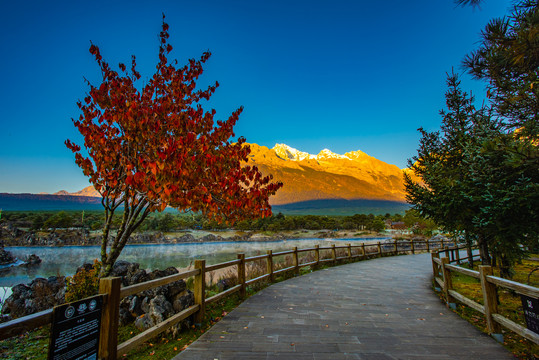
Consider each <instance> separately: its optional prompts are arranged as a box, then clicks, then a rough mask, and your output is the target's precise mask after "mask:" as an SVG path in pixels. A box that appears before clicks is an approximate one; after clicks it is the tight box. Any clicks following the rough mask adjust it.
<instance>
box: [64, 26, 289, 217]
mask: <svg viewBox="0 0 539 360" xmlns="http://www.w3.org/2000/svg"><path fill="white" fill-rule="evenodd" d="M168 37H169V33H168V25H167V24H166V23H165V22H164V18H163V25H162V31H161V32H160V47H159V63H158V64H157V67H156V69H157V71H156V73H155V74H154V75H153V77H152V78H151V79H150V80H149V81H147V84H146V85H145V86H144V87H143V88H142V90H141V91H139V90H138V89H137V88H136V87H135V82H136V81H137V80H138V79H140V77H141V76H140V74H139V73H138V72H137V71H136V61H135V57H134V56H133V57H132V64H131V71H130V72H128V71H126V66H125V65H124V64H120V65H119V68H120V70H121V72H122V74H119V73H118V72H116V71H114V70H112V69H111V68H110V66H109V64H108V63H106V62H105V61H103V58H102V56H101V53H100V50H99V48H98V47H97V46H96V45H93V44H92V46H91V47H90V53H91V54H92V55H93V56H94V57H95V60H96V61H97V63H98V65H99V67H100V68H101V72H102V82H101V84H99V85H98V86H93V85H91V84H89V85H90V93H89V96H87V97H86V98H85V99H84V102H81V101H79V102H78V103H77V105H78V106H79V108H80V110H81V112H82V114H81V115H80V117H79V119H78V120H73V122H74V124H75V126H76V127H77V128H78V130H79V131H80V133H81V134H82V135H83V137H84V147H85V148H86V151H87V156H83V154H82V153H81V147H80V146H78V145H76V144H74V143H72V142H71V141H69V140H67V141H66V146H67V147H68V148H69V149H71V150H72V151H73V152H74V153H75V157H76V163H77V165H78V166H79V167H80V168H81V169H82V170H83V172H84V174H85V175H87V176H89V177H90V182H91V183H92V184H93V185H94V187H95V188H96V190H97V191H99V192H100V194H101V195H102V196H103V198H104V201H103V204H104V205H105V207H106V208H107V207H108V208H109V209H110V210H112V211H113V210H114V209H115V208H116V207H117V206H118V205H122V206H124V207H125V206H127V207H129V208H131V209H144V210H142V213H144V212H146V211H148V212H151V211H156V210H157V211H163V210H164V209H165V207H166V206H172V207H175V208H177V209H179V210H192V211H202V212H203V213H205V214H207V215H209V216H210V217H213V218H215V219H216V220H218V221H227V222H234V221H237V220H240V219H245V218H254V217H265V216H269V215H271V206H270V205H269V203H268V198H269V196H271V195H273V194H274V193H275V192H276V191H277V190H278V189H279V188H280V187H281V186H282V184H281V183H272V182H271V177H264V176H262V174H261V173H260V171H259V170H258V169H257V168H256V167H250V166H242V162H246V161H247V156H248V155H249V153H250V149H249V147H248V146H247V145H245V144H244V143H245V139H244V138H241V137H240V138H239V139H238V140H237V141H236V142H235V143H231V142H230V139H231V138H232V137H234V136H235V135H234V132H233V127H234V125H235V123H236V121H237V120H238V117H239V115H240V113H241V112H242V108H239V109H238V110H236V111H235V112H234V113H232V115H231V116H230V117H229V118H228V120H226V121H219V120H218V121H217V122H216V123H217V124H216V125H215V124H214V115H215V110H211V111H209V112H207V111H206V112H205V111H204V110H203V109H202V106H201V105H200V104H198V103H199V101H200V100H201V99H206V100H208V99H209V98H210V97H211V95H212V94H213V93H214V91H215V89H216V88H217V87H218V86H219V84H218V83H217V82H216V83H215V85H213V86H210V87H209V88H208V89H206V90H203V91H202V90H197V89H196V81H197V79H198V77H199V76H200V75H201V74H202V71H203V70H202V64H203V63H205V62H206V61H207V60H208V58H209V57H210V53H209V52H205V53H204V54H203V55H202V56H201V58H200V60H198V61H195V60H194V59H191V60H189V64H187V65H185V66H184V67H181V68H179V69H176V68H175V66H174V65H172V64H169V63H168V60H167V57H166V55H167V54H168V53H169V52H170V51H171V50H172V46H171V45H169V44H168V40H167V39H168ZM142 213H140V214H142ZM138 215H139V214H137V216H138Z"/></svg>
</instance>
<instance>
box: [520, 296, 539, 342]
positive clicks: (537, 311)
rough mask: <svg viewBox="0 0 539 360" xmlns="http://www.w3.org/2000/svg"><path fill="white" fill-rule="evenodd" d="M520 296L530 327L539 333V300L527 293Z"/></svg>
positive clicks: (527, 323)
mask: <svg viewBox="0 0 539 360" xmlns="http://www.w3.org/2000/svg"><path fill="white" fill-rule="evenodd" d="M520 298H521V300H522V309H524V318H525V319H526V325H527V326H528V329H530V330H531V331H533V332H535V333H537V334H539V300H538V299H534V298H531V297H529V296H526V295H520Z"/></svg>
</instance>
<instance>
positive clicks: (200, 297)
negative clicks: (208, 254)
mask: <svg viewBox="0 0 539 360" xmlns="http://www.w3.org/2000/svg"><path fill="white" fill-rule="evenodd" d="M195 269H199V270H200V273H199V274H198V275H195V278H194V289H193V290H194V295H195V305H198V306H200V307H199V308H198V311H197V312H196V313H195V324H197V325H199V326H200V324H202V321H204V315H205V313H206V260H195Z"/></svg>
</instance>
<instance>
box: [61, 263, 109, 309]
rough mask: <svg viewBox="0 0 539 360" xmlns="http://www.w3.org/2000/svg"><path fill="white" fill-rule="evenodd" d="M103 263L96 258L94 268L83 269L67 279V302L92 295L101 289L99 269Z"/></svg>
mask: <svg viewBox="0 0 539 360" xmlns="http://www.w3.org/2000/svg"><path fill="white" fill-rule="evenodd" d="M100 270H101V263H100V262H99V261H97V259H96V260H94V265H93V266H92V269H90V270H86V269H82V270H81V271H79V272H77V273H76V274H75V275H73V276H68V277H67V279H66V296H65V299H66V302H72V301H77V300H81V299H84V298H86V297H88V296H92V295H95V294H97V293H98V291H99V271H100Z"/></svg>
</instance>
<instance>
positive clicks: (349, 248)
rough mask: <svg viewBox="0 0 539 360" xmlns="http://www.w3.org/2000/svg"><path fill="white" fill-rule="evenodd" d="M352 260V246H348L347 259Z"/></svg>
mask: <svg viewBox="0 0 539 360" xmlns="http://www.w3.org/2000/svg"><path fill="white" fill-rule="evenodd" d="M351 258H352V244H348V259H351Z"/></svg>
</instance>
